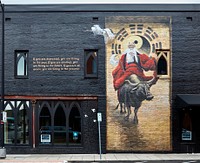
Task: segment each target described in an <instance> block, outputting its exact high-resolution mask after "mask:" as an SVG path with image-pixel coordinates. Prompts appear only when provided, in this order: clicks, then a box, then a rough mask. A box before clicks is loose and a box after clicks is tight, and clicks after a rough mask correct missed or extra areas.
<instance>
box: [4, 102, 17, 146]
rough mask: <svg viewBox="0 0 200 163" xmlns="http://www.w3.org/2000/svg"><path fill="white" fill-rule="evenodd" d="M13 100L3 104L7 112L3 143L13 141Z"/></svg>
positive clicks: (12, 142)
mask: <svg viewBox="0 0 200 163" xmlns="http://www.w3.org/2000/svg"><path fill="white" fill-rule="evenodd" d="M13 107H14V101H12V102H10V103H8V104H7V105H6V106H5V111H6V112H7V122H6V123H5V124H4V143H5V144H14V143H15V118H14V114H13Z"/></svg>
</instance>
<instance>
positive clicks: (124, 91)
mask: <svg viewBox="0 0 200 163" xmlns="http://www.w3.org/2000/svg"><path fill="white" fill-rule="evenodd" d="M156 81H157V79H156V78H153V79H151V80H150V81H141V80H140V79H139V77H138V76H137V75H135V74H133V75H131V76H130V77H129V78H128V79H126V80H125V82H124V84H123V85H122V86H121V87H120V88H119V90H118V92H117V93H118V101H119V104H118V105H117V107H116V108H115V109H117V108H118V106H119V105H120V112H121V113H123V112H125V113H126V110H127V116H126V117H125V120H127V121H128V120H129V116H130V114H131V107H134V114H135V115H134V119H133V123H135V124H138V117H137V112H138V109H139V107H140V106H141V104H142V101H144V100H152V99H153V95H152V94H151V93H150V91H149V89H150V87H151V86H152V85H153V84H155V83H156ZM123 105H124V107H123Z"/></svg>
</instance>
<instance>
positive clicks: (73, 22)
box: [5, 12, 200, 153]
mask: <svg viewBox="0 0 200 163" xmlns="http://www.w3.org/2000/svg"><path fill="white" fill-rule="evenodd" d="M106 16H171V18H172V32H171V43H172V44H171V50H172V53H171V54H172V57H171V63H172V64H171V69H172V73H171V74H172V82H171V92H170V93H171V103H172V137H173V140H172V144H173V147H174V151H178V150H179V143H180V142H179V138H178V137H179V134H180V133H179V131H178V130H176V128H177V126H179V122H178V121H179V114H178V111H177V108H176V105H175V96H176V94H180V93H186V94H188V93H192V94H193V93H195V94H198V93H200V76H199V70H200V66H199V62H200V57H199V47H200V40H199V37H200V16H199V12H17V13H6V16H5V17H7V18H11V19H10V20H9V21H6V22H5V36H6V37H5V45H6V47H5V94H6V95H39V96H46V95H50V96H74V95H75V96H76V95H81V96H87V95H94V96H98V109H99V111H100V112H102V113H103V120H104V121H103V123H102V143H103V152H105V151H106V110H105V108H106V80H105V75H106V73H105V72H106V69H105V45H104V40H103V37H102V36H96V37H95V36H94V35H93V33H92V32H91V31H89V30H90V28H91V27H92V26H93V25H94V24H98V25H100V26H101V27H102V28H104V27H105V17H106ZM93 17H98V20H96V19H95V20H93ZM191 18H192V19H191ZM84 49H98V52H99V53H98V78H97V79H85V78H84ZM14 50H29V60H30V62H29V78H28V79H15V78H14ZM33 57H78V58H80V64H81V70H80V71H77V72H69V71H64V72H54V71H40V72H39V71H32V59H33ZM83 105H85V104H84V103H83ZM87 123H88V120H85V121H84V126H85V128H84V130H85V131H86V133H88V135H90V136H91V134H89V133H91V132H93V130H91V129H95V130H96V127H97V126H95V124H91V123H89V124H88V126H87ZM95 135H96V133H95ZM97 140H98V137H97V135H96V137H95V138H93V139H91V140H89V139H87V141H88V142H84V143H85V145H89V144H97ZM90 141H91V142H90ZM94 148H95V149H92V148H87V149H84V150H85V152H86V153H89V152H94V151H95V152H97V151H98V150H97V149H96V148H97V146H95V147H94ZM42 150H43V149H40V152H41V153H42ZM58 150H59V149H58ZM72 151H73V150H72ZM44 152H45V150H44ZM57 152H60V151H57ZM76 153H77V151H76Z"/></svg>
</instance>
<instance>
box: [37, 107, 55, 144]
mask: <svg viewBox="0 0 200 163" xmlns="http://www.w3.org/2000/svg"><path fill="white" fill-rule="evenodd" d="M39 129H40V143H41V144H51V143H52V141H51V140H52V127H51V115H50V112H49V109H48V107H45V106H44V107H43V108H42V111H41V113H40V122H39Z"/></svg>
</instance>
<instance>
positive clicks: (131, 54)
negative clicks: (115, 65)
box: [125, 48, 138, 63]
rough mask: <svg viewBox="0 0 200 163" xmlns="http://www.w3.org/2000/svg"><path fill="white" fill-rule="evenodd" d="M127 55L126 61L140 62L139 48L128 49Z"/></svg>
mask: <svg viewBox="0 0 200 163" xmlns="http://www.w3.org/2000/svg"><path fill="white" fill-rule="evenodd" d="M125 54H127V55H126V62H127V63H130V62H136V63H138V56H137V49H136V48H133V49H126V51H125Z"/></svg>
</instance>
